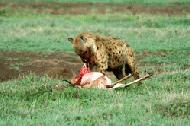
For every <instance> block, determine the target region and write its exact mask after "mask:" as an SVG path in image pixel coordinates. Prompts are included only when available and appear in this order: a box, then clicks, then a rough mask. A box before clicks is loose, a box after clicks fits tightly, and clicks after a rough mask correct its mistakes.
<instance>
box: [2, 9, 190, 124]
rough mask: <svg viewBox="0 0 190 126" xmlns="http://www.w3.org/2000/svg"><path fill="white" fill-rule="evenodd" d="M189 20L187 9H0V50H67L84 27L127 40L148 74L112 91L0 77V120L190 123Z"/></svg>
mask: <svg viewBox="0 0 190 126" xmlns="http://www.w3.org/2000/svg"><path fill="white" fill-rule="evenodd" d="M189 22H190V15H189V14H186V15H171V16H167V15H161V14H158V15H150V14H135V15H133V14H131V13H128V14H107V15H97V14H89V15H59V16H58V15H50V14H34V13H33V12H31V11H30V10H23V11H22V10H18V11H16V12H12V11H11V10H10V9H9V8H8V9H5V10H1V11H0V50H1V51H32V52H43V53H51V52H56V51H61V52H64V51H73V50H72V47H71V44H70V43H69V42H68V41H67V37H71V36H75V35H76V34H77V33H79V32H83V31H90V32H95V33H99V34H103V35H111V36H115V37H119V38H121V39H123V40H127V41H128V43H129V44H130V45H131V46H132V47H133V48H134V50H135V51H136V52H137V55H138V56H139V55H140V57H139V62H138V64H139V67H140V70H141V72H142V71H144V70H148V71H153V72H154V73H155V74H154V76H153V77H152V78H150V79H148V80H146V81H144V83H143V84H142V85H140V86H135V85H134V86H130V87H128V88H127V89H123V90H115V91H109V90H98V89H76V88H72V87H67V84H66V83H64V82H63V81H61V80H58V79H51V78H49V77H47V76H42V77H39V76H36V75H33V74H31V75H28V76H24V77H20V78H19V79H16V80H11V81H7V82H1V83H0V101H1V102H0V125H114V126H115V125H158V126H160V125H176V126H178V125H183V126H185V125H187V126H188V125H190V121H189V120H190V100H189V99H190V91H189V89H190V83H189V82H190V69H189V66H190V60H189V59H190V35H189V33H190V23H189ZM143 52H148V54H147V55H145V54H144V53H143ZM159 52H160V53H164V54H160V53H159ZM0 60H1V61H3V60H9V59H0ZM13 60H14V58H13ZM15 60H18V59H15ZM21 60H24V58H23V59H22V58H21ZM25 60H27V59H25ZM11 67H12V68H13V69H19V66H18V65H15V66H11ZM56 85H59V86H58V88H57V87H56ZM63 86H66V87H65V88H63Z"/></svg>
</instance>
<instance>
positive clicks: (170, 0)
mask: <svg viewBox="0 0 190 126" xmlns="http://www.w3.org/2000/svg"><path fill="white" fill-rule="evenodd" d="M1 2H16V3H23V2H25V3H31V2H50V3H51V2H61V3H65V2H72V3H76V2H81V3H85V2H91V3H101V2H102V3H120V4H123V3H124V4H130V5H133V4H140V5H159V6H160V5H162V6H165V5H179V4H180V5H186V4H187V3H188V4H189V3H190V0H162V1H161V0H159V1H158V0H93V1H89V0H73V1H71V0H33V1H31V0H1Z"/></svg>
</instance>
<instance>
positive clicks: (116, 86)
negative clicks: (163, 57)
mask: <svg viewBox="0 0 190 126" xmlns="http://www.w3.org/2000/svg"><path fill="white" fill-rule="evenodd" d="M151 76H152V75H151V74H148V75H146V76H144V77H141V78H139V79H136V80H134V81H132V82H129V83H127V84H121V83H118V84H116V85H114V86H113V88H114V89H116V88H124V87H127V86H129V85H131V84H134V83H137V82H140V81H142V80H145V79H147V78H149V77H151Z"/></svg>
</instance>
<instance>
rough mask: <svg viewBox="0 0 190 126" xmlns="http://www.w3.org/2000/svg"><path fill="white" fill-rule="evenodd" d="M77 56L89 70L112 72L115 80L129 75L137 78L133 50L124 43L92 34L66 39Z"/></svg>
mask: <svg viewBox="0 0 190 126" xmlns="http://www.w3.org/2000/svg"><path fill="white" fill-rule="evenodd" d="M68 40H69V41H71V43H72V46H73V48H74V50H75V52H76V54H77V55H79V56H80V58H81V60H82V61H83V62H84V63H89V65H90V68H91V69H92V68H93V67H94V66H96V67H97V69H98V71H99V72H101V73H104V74H105V71H106V70H107V71H112V72H113V74H114V75H115V76H116V78H117V79H121V78H123V76H124V75H128V74H129V73H131V74H132V75H133V76H134V78H135V79H138V78H139V72H138V69H137V66H136V61H135V55H134V51H133V49H132V48H131V47H130V46H129V45H128V44H127V43H126V42H124V41H122V40H120V39H117V38H113V37H103V36H99V35H96V34H93V33H81V34H78V35H77V36H76V37H75V38H68Z"/></svg>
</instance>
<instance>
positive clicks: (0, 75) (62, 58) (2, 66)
mask: <svg viewBox="0 0 190 126" xmlns="http://www.w3.org/2000/svg"><path fill="white" fill-rule="evenodd" d="M81 66H82V62H81V60H80V59H79V58H78V57H77V56H76V55H75V54H74V53H51V54H43V53H32V52H0V81H6V80H10V79H15V78H18V77H19V75H20V76H22V75H27V74H29V73H35V74H36V75H45V74H47V75H49V76H50V77H53V78H62V79H70V78H71V77H72V76H73V74H75V73H77V72H78V70H79V69H80V67H81Z"/></svg>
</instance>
